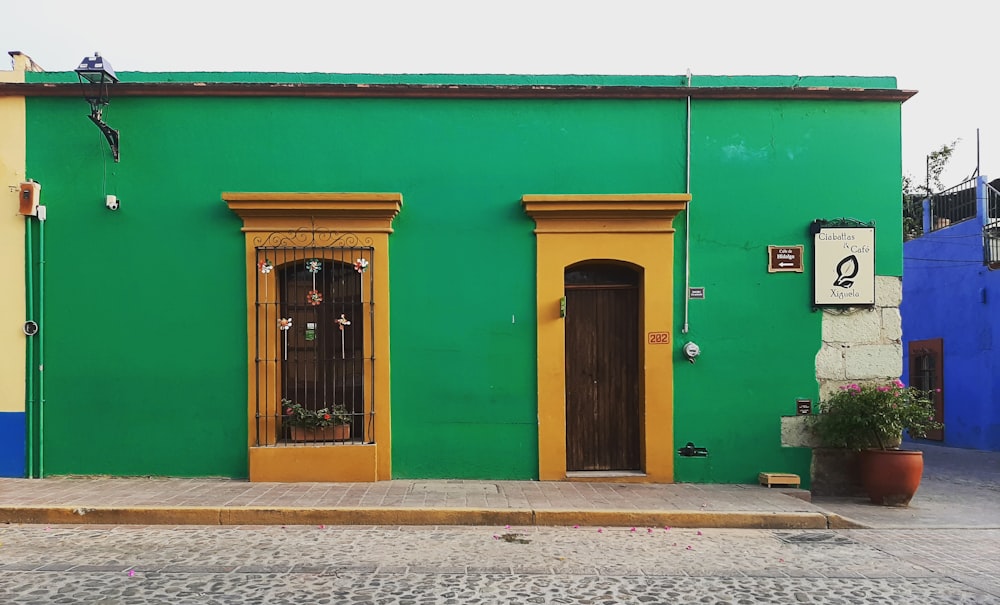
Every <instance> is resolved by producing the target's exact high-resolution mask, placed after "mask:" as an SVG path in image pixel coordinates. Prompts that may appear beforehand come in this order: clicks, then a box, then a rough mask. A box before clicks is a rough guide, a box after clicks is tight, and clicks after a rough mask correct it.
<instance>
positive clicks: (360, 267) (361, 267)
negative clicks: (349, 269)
mask: <svg viewBox="0 0 1000 605" xmlns="http://www.w3.org/2000/svg"><path fill="white" fill-rule="evenodd" d="M354 270H355V271H357V272H358V273H364V272H365V271H367V270H368V261H367V260H366V259H364V258H359V259H358V260H356V261H354Z"/></svg>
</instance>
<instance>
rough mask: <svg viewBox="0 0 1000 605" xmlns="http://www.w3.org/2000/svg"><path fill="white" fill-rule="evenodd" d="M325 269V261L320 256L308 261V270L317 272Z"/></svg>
mask: <svg viewBox="0 0 1000 605" xmlns="http://www.w3.org/2000/svg"><path fill="white" fill-rule="evenodd" d="M322 269H323V261H321V260H319V259H318V258H310V259H309V260H307V261H306V271H308V272H310V273H313V274H316V273H319V272H320V271H321V270H322Z"/></svg>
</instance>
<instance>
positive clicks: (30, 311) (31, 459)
mask: <svg viewBox="0 0 1000 605" xmlns="http://www.w3.org/2000/svg"><path fill="white" fill-rule="evenodd" d="M33 230H34V228H33V227H32V225H31V217H30V216H26V217H25V218H24V248H25V250H24V255H25V259H24V261H25V262H24V274H25V290H26V291H27V296H26V301H25V304H26V305H27V321H34V319H35V274H34V267H33V265H34V264H35V258H34V250H33V248H34V246H33V244H32V241H31V232H32V231H33ZM25 337H26V340H27V342H26V343H25V355H26V356H27V359H26V360H25V369H26V373H25V378H26V379H27V380H26V381H25V382H26V383H27V384H26V385H25V401H24V412H25V416H27V421H28V426H27V435H26V437H27V438H26V439H25V443H24V448H25V452H24V454H25V459H26V460H27V463H28V467H27V469H25V470H26V474H27V476H28V478H31V477H34V476H35V337H34V336H31V335H29V334H27V333H25Z"/></svg>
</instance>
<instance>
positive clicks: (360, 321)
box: [254, 231, 375, 446]
mask: <svg viewBox="0 0 1000 605" xmlns="http://www.w3.org/2000/svg"><path fill="white" fill-rule="evenodd" d="M261 240H262V241H261V242H260V243H259V245H257V246H256V263H257V267H256V274H257V279H256V282H255V283H256V294H255V298H256V304H255V308H256V310H255V313H256V319H255V321H256V331H257V339H256V347H255V351H254V359H255V364H254V365H255V373H256V377H255V378H256V393H255V399H256V410H255V417H256V434H255V436H254V440H255V442H256V445H257V446H295V445H302V444H306V445H310V444H322V445H337V444H343V443H374V442H375V423H374V414H375V401H374V393H375V389H374V367H375V353H374V350H375V348H374V338H375V334H374V325H375V322H374V317H375V307H374V304H373V300H374V298H373V295H374V280H373V279H372V278H373V274H374V271H375V267H374V264H373V259H374V248H373V247H372V246H371V245H366V244H370V243H371V242H370V241H362V239H361V238H360V237H358V236H356V235H353V234H338V233H331V232H313V231H309V232H305V231H302V232H295V233H292V234H289V233H281V234H271V235H270V236H267V237H262V238H261Z"/></svg>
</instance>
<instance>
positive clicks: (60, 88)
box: [0, 82, 917, 103]
mask: <svg viewBox="0 0 1000 605" xmlns="http://www.w3.org/2000/svg"><path fill="white" fill-rule="evenodd" d="M916 93H917V91H915V90H898V89H885V88H835V87H828V86H813V87H779V86H773V87H772V86H706V87H697V86H696V87H686V86H571V85H558V86H554V85H531V86H528V85H474V84H302V83H266V82H248V83H218V82H146V83H143V82H119V83H118V84H115V85H114V88H113V90H112V96H113V97H115V98H119V97H305V98H458V99H684V98H687V97H691V98H692V99H722V100H743V99H764V100H837V101H886V102H900V103H901V102H903V101H906V100H907V99H909V98H910V97H912V96H913V95H915V94H916ZM11 96H20V97H76V96H80V86H79V84H77V83H75V82H74V83H69V82H67V83H51V82H12V83H0V97H11Z"/></svg>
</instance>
